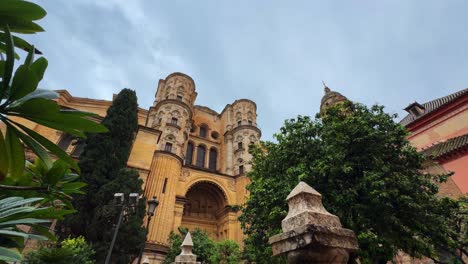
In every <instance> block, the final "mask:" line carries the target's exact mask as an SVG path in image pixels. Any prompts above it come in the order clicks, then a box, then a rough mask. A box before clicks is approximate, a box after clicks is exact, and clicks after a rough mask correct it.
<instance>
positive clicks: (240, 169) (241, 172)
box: [239, 165, 244, 174]
mask: <svg viewBox="0 0 468 264" xmlns="http://www.w3.org/2000/svg"><path fill="white" fill-rule="evenodd" d="M239 174H244V165H240V166H239Z"/></svg>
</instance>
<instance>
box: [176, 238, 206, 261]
mask: <svg viewBox="0 0 468 264" xmlns="http://www.w3.org/2000/svg"><path fill="white" fill-rule="evenodd" d="M181 248H182V252H180V254H179V255H178V256H177V257H176V258H175V262H174V263H175V264H199V263H200V262H197V256H196V255H194V254H193V253H192V248H193V241H192V236H191V235H190V232H188V233H187V235H186V236H185V239H184V241H183V242H182V245H181Z"/></svg>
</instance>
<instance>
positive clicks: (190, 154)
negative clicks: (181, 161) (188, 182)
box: [185, 141, 193, 165]
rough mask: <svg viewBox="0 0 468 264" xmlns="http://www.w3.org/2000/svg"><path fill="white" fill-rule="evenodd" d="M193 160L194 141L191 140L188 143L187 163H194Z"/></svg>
mask: <svg viewBox="0 0 468 264" xmlns="http://www.w3.org/2000/svg"><path fill="white" fill-rule="evenodd" d="M192 160H193V143H192V142H191V141H189V143H188V144H187V153H185V165H192Z"/></svg>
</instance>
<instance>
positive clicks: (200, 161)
mask: <svg viewBox="0 0 468 264" xmlns="http://www.w3.org/2000/svg"><path fill="white" fill-rule="evenodd" d="M205 154H206V148H205V146H198V148H197V164H196V165H197V167H201V168H203V167H205Z"/></svg>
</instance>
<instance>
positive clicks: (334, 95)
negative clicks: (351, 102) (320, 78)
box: [320, 86, 348, 113]
mask: <svg viewBox="0 0 468 264" xmlns="http://www.w3.org/2000/svg"><path fill="white" fill-rule="evenodd" d="M324 90H325V95H324V96H323V97H322V101H321V103H320V113H323V111H324V110H325V109H326V108H328V107H330V106H332V105H336V104H337V103H341V102H345V101H348V98H346V96H344V95H342V94H341V93H339V92H335V91H332V90H330V88H328V87H327V86H325V88H324Z"/></svg>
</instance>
